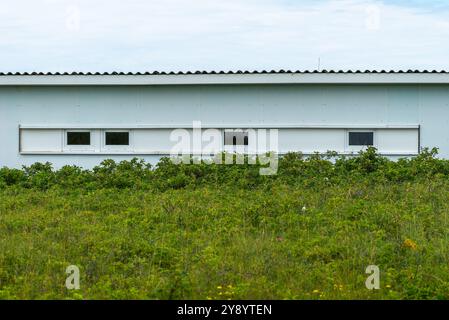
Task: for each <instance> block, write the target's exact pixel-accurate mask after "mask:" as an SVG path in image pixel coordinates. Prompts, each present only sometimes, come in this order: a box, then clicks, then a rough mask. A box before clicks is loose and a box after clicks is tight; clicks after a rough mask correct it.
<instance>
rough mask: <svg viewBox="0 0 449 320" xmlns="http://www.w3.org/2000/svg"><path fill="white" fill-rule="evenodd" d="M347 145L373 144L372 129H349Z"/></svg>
mask: <svg viewBox="0 0 449 320" xmlns="http://www.w3.org/2000/svg"><path fill="white" fill-rule="evenodd" d="M349 146H359V147H369V146H374V132H373V131H349Z"/></svg>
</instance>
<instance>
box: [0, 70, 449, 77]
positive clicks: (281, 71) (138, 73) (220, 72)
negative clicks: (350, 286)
mask: <svg viewBox="0 0 449 320" xmlns="http://www.w3.org/2000/svg"><path fill="white" fill-rule="evenodd" d="M283 73H291V74H310V73H319V74H325V73H344V74H357V73H365V74H366V73H380V74H387V73H391V74H401V73H418V74H429V73H433V74H435V73H444V74H447V73H449V71H446V70H261V71H257V70H254V71H248V70H237V71H232V70H230V71H176V72H175V71H169V72H166V71H150V72H117V71H112V72H0V76H142V75H149V76H150V75H151V76H154V75H194V74H200V75H201V74H202V75H213V74H283Z"/></svg>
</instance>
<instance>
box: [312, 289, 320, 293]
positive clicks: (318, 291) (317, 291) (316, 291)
mask: <svg viewBox="0 0 449 320" xmlns="http://www.w3.org/2000/svg"><path fill="white" fill-rule="evenodd" d="M312 293H320V290H317V289H315V290H313V291H312Z"/></svg>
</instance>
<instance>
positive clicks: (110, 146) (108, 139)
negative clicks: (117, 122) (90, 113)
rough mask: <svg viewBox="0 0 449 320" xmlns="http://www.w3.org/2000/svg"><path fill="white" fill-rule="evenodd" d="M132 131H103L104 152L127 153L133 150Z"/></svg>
mask: <svg viewBox="0 0 449 320" xmlns="http://www.w3.org/2000/svg"><path fill="white" fill-rule="evenodd" d="M131 144H132V142H131V132H130V130H116V129H115V130H104V131H103V144H102V150H103V151H111V152H126V151H129V150H131Z"/></svg>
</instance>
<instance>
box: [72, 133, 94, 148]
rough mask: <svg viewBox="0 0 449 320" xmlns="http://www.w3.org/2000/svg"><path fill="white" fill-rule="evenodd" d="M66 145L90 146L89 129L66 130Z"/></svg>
mask: <svg viewBox="0 0 449 320" xmlns="http://www.w3.org/2000/svg"><path fill="white" fill-rule="evenodd" d="M67 145H68V146H90V131H67Z"/></svg>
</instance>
